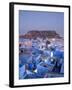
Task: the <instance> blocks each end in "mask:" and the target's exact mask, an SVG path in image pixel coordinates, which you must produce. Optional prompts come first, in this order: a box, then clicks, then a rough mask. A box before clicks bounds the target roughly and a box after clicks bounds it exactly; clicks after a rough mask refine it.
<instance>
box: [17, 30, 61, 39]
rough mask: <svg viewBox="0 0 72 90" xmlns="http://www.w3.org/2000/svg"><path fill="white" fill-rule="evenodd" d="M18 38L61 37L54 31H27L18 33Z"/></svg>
mask: <svg viewBox="0 0 72 90" xmlns="http://www.w3.org/2000/svg"><path fill="white" fill-rule="evenodd" d="M19 37H20V38H25V39H36V38H37V37H39V38H43V39H45V38H61V37H60V35H59V34H58V33H56V31H47V30H46V31H45V30H44V31H38V30H37V31H29V32H27V33H26V34H25V35H20V36H19Z"/></svg>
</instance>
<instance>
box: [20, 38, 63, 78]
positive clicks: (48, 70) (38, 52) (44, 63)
mask: <svg viewBox="0 0 72 90" xmlns="http://www.w3.org/2000/svg"><path fill="white" fill-rule="evenodd" d="M19 61H20V67H19V78H20V79H28V78H48V77H63V76H64V40H63V39H58V38H46V39H42V38H37V39H24V41H22V42H20V43H19Z"/></svg>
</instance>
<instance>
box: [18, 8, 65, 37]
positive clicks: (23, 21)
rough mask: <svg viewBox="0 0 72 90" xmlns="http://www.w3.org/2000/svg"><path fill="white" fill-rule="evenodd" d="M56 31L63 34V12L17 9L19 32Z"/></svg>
mask: <svg viewBox="0 0 72 90" xmlns="http://www.w3.org/2000/svg"><path fill="white" fill-rule="evenodd" d="M32 30H33V31H34V30H35V31H36V30H38V31H44V30H45V31H47V30H48V31H50V30H52V31H56V32H57V33H58V34H60V36H62V37H63V36H64V13H63V12H45V11H26V10H20V11H19V33H20V34H25V33H27V32H28V31H32Z"/></svg>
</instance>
